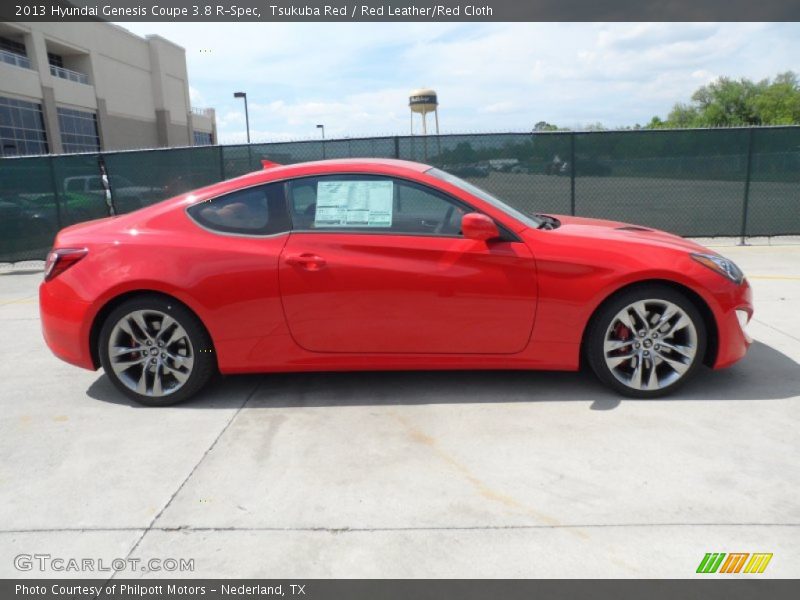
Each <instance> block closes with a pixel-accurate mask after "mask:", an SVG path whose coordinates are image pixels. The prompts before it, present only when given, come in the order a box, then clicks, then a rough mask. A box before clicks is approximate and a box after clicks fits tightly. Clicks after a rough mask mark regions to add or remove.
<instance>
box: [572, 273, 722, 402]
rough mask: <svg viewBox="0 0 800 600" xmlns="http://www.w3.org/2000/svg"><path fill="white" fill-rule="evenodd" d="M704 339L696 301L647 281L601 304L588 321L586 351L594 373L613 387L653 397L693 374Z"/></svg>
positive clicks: (633, 394)
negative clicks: (589, 321)
mask: <svg viewBox="0 0 800 600" xmlns="http://www.w3.org/2000/svg"><path fill="white" fill-rule="evenodd" d="M645 321H647V322H645ZM642 334H644V335H642ZM706 345H707V331H706V325H705V322H704V321H703V317H702V315H701V314H700V311H699V310H698V309H697V307H696V306H695V305H694V303H693V302H692V301H691V300H690V299H689V298H687V297H686V296H685V295H684V294H682V293H680V292H679V291H677V290H675V289H673V288H671V287H668V286H665V285H659V284H645V285H640V286H636V287H634V288H631V289H629V290H626V291H623V292H621V293H619V294H617V295H615V296H612V297H611V298H610V299H609V300H608V301H606V302H605V303H604V304H603V305H601V307H600V308H599V309H598V311H597V313H596V314H595V315H594V317H593V318H592V321H591V323H590V325H589V329H588V331H587V336H586V346H585V352H586V359H587V362H588V363H589V366H590V367H591V368H592V370H593V371H594V372H595V374H596V375H597V377H598V378H599V379H600V381H602V382H603V383H605V384H606V385H608V386H609V387H611V388H612V389H614V390H616V391H617V392H619V393H620V394H623V395H625V396H629V397H631V398H656V397H659V396H664V395H666V394H669V393H671V392H673V391H674V390H676V389H678V388H679V387H680V386H682V385H683V384H685V383H686V382H687V381H688V380H690V379H691V378H692V377H693V376H694V374H695V373H696V372H697V369H698V368H699V367H700V365H701V364H702V362H703V357H704V356H705V352H706Z"/></svg>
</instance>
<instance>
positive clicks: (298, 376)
mask: <svg viewBox="0 0 800 600" xmlns="http://www.w3.org/2000/svg"><path fill="white" fill-rule="evenodd" d="M87 394H88V395H89V396H90V397H91V398H94V399H96V400H101V401H104V402H109V403H113V404H121V405H126V406H136V407H138V406H139V405H137V404H135V403H134V402H132V401H131V400H129V399H128V398H127V397H125V396H124V395H123V394H122V393H121V392H119V391H118V390H117V389H116V388H115V387H114V386H113V385H112V384H111V382H110V380H109V379H108V378H107V377H106V376H105V375H101V376H100V377H99V378H98V379H97V380H95V381H94V382H93V383H92V385H91V386H90V387H89V389H88V390H87ZM794 396H800V364H798V363H797V362H795V361H794V360H792V359H791V358H789V357H788V356H786V355H785V354H783V353H781V352H779V351H777V350H775V349H774V348H771V347H770V346H767V345H765V344H762V343H760V342H755V343H754V344H753V345H752V346H751V348H750V351H749V352H748V354H747V356H746V357H745V358H744V359H743V360H742V361H741V362H739V363H737V364H736V365H734V366H733V367H731V368H729V369H724V370H721V371H712V370H711V369H705V368H704V369H703V370H702V371H701V372H700V373H698V374H697V376H696V377H695V379H694V380H693V381H691V382H689V383H688V384H687V385H686V387H684V388H682V389H680V390H678V391H677V392H675V393H673V394H671V395H670V396H668V397H667V398H663V399H659V401H670V402H677V401H682V400H705V401H716V400H777V399H783V398H792V397H794ZM245 397H249V400H248V403H247V406H248V407H249V408H265V409H269V408H287V407H320V408H322V407H334V406H371V405H381V404H386V405H393V404H397V405H415V404H477V403H493V404H499V403H504V402H543V401H544V402H570V401H582V402H590V403H591V404H590V406H589V408H590V409H591V410H611V409H614V408H616V407H617V406H619V405H620V403H622V402H652V400H637V399H633V398H625V397H621V396H619V395H618V394H616V393H615V392H613V391H612V390H609V389H607V388H605V387H604V386H603V385H601V384H600V383H599V382H598V381H597V379H596V378H595V377H594V375H593V374H592V373H590V372H588V371H587V370H585V369H584V370H583V371H581V372H577V373H573V372H549V371H365V372H343V373H328V372H325V373H276V374H268V375H241V376H227V377H219V378H218V379H217V380H216V381H214V382H213V383H212V384H211V385H210V386H209V387H208V389H206V390H204V391H203V392H201V393H200V394H198V395H197V396H196V397H195V398H194V399H193V400H190V401H189V402H187V403H185V404H182V405H180V406H181V407H185V408H194V409H198V408H231V407H233V406H236V405H237V404H239V403H241V402H242V401H243V399H244V398H245Z"/></svg>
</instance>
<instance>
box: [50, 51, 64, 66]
mask: <svg viewBox="0 0 800 600" xmlns="http://www.w3.org/2000/svg"><path fill="white" fill-rule="evenodd" d="M47 62H49V63H50V65H51V66H53V67H59V68H61V69H63V68H64V58H63V57H62V56H61V55H60V54H54V53H53V52H48V53H47Z"/></svg>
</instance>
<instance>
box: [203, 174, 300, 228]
mask: <svg viewBox="0 0 800 600" xmlns="http://www.w3.org/2000/svg"><path fill="white" fill-rule="evenodd" d="M188 212H189V215H190V216H191V217H192V218H193V219H194V220H195V221H197V222H198V223H199V224H200V225H202V226H203V227H205V228H206V229H210V230H212V231H217V232H219V233H233V234H240V235H241V234H244V235H273V234H276V233H283V232H286V231H289V229H290V228H291V226H290V221H289V215H288V213H287V211H286V201H285V199H284V193H283V184H282V183H271V184H267V185H261V186H258V187H252V188H247V189H246V190H239V191H237V192H232V193H230V194H225V195H224V196H219V197H218V198H214V199H213V200H208V201H207V202H201V203H200V204H195V205H194V206H190V207H189V209H188Z"/></svg>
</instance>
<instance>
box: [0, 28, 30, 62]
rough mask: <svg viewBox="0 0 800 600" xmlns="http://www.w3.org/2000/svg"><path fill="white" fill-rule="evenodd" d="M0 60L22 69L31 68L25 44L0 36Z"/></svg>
mask: <svg viewBox="0 0 800 600" xmlns="http://www.w3.org/2000/svg"><path fill="white" fill-rule="evenodd" d="M0 62H4V63H6V64H9V65H14V66H15V67H22V68H23V69H30V68H31V61H30V59H29V58H28V54H27V52H26V51H25V44H23V43H21V42H17V41H15V40H11V39H8V38H6V37H2V36H0Z"/></svg>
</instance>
